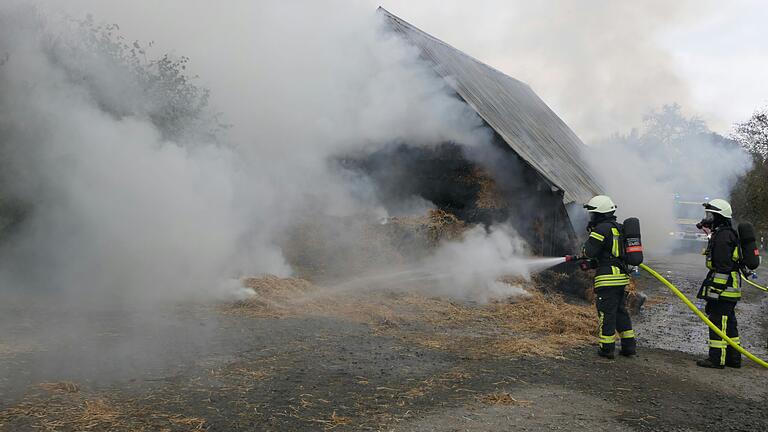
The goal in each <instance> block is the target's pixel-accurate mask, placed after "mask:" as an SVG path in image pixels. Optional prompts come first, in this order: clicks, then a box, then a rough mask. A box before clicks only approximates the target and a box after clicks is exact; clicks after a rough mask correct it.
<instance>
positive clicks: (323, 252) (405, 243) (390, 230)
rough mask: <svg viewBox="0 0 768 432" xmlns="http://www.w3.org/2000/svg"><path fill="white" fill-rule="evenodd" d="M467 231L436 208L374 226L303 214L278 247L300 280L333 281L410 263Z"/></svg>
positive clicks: (350, 219)
mask: <svg viewBox="0 0 768 432" xmlns="http://www.w3.org/2000/svg"><path fill="white" fill-rule="evenodd" d="M467 228H468V226H467V225H466V224H465V223H464V222H462V221H461V220H459V219H458V218H457V217H456V216H454V215H453V214H451V213H448V212H445V211H442V210H436V209H433V210H430V211H429V212H428V213H427V214H426V215H423V216H405V217H391V218H388V219H386V220H384V221H378V222H375V219H373V218H372V217H367V218H362V217H343V218H342V217H329V216H321V215H306V216H305V217H304V218H303V220H302V221H301V222H299V223H297V224H296V225H294V226H293V227H292V228H291V229H290V230H289V231H287V232H286V233H285V235H284V236H283V241H282V243H281V244H280V246H281V248H282V250H283V255H284V256H285V258H286V260H287V261H288V262H289V264H290V265H291V267H292V268H293V269H294V270H296V272H297V274H298V275H299V276H301V277H303V278H305V279H310V280H315V281H318V280H333V279H340V278H345V277H348V276H349V275H356V274H364V273H366V272H368V271H370V270H371V269H376V268H384V267H392V266H397V265H404V264H407V263H409V262H413V261H414V260H417V259H419V258H420V257H423V256H425V255H427V254H428V253H429V252H431V251H432V250H433V249H434V248H435V247H436V246H437V245H438V244H439V243H440V242H442V241H443V240H459V239H461V238H462V235H463V233H464V231H466V229H467Z"/></svg>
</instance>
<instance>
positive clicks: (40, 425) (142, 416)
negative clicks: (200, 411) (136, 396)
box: [0, 382, 206, 432]
mask: <svg viewBox="0 0 768 432" xmlns="http://www.w3.org/2000/svg"><path fill="white" fill-rule="evenodd" d="M36 390H37V391H34V392H32V393H30V394H28V395H27V396H25V397H24V398H22V399H21V400H20V401H19V402H17V403H16V404H14V405H11V406H9V407H8V408H6V409H4V410H2V411H0V428H7V429H3V430H39V431H51V432H53V431H62V430H73V431H121V432H122V431H125V432H127V431H131V432H134V431H135V432H149V431H171V430H174V431H197V430H204V426H205V424H206V420H205V419H203V418H198V417H190V416H186V415H183V414H179V413H167V412H162V411H159V410H153V409H147V408H146V407H145V406H144V405H142V404H140V403H137V402H139V401H131V400H128V401H120V402H118V401H117V400H116V399H112V398H110V397H106V396H103V395H99V394H97V393H95V392H92V391H90V390H84V389H82V388H81V387H80V386H79V385H77V384H75V383H72V382H54V383H42V384H39V385H37V386H36Z"/></svg>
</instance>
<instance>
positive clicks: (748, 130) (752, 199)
mask: <svg viewBox="0 0 768 432" xmlns="http://www.w3.org/2000/svg"><path fill="white" fill-rule="evenodd" d="M731 138H732V139H734V140H736V141H737V142H738V143H739V144H741V146H742V147H744V149H746V150H747V151H748V152H750V153H751V154H752V159H753V166H752V169H751V170H749V171H748V172H747V173H746V174H744V176H742V177H741V178H739V181H738V182H737V183H736V185H735V186H734V188H733V190H732V191H731V205H732V206H733V210H734V214H735V216H736V217H737V218H739V219H742V220H746V221H750V222H752V223H753V224H754V225H755V226H756V228H757V229H758V230H759V231H761V232H762V233H763V235H764V236H765V235H768V107H766V108H762V109H759V110H757V111H755V113H754V114H752V117H750V118H749V120H747V121H745V122H741V123H736V124H735V125H734V127H733V131H732V132H731Z"/></svg>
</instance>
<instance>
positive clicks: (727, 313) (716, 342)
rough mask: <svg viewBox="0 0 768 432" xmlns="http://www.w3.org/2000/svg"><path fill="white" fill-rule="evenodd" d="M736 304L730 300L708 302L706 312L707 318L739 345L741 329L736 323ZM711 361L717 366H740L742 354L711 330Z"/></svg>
mask: <svg viewBox="0 0 768 432" xmlns="http://www.w3.org/2000/svg"><path fill="white" fill-rule="evenodd" d="M735 309H736V302H734V301H728V300H707V305H706V306H705V307H704V312H706V314H707V318H709V320H710V321H712V323H713V324H714V325H716V326H718V327H719V328H720V330H721V331H722V332H723V333H725V335H726V336H728V337H729V338H731V339H732V340H733V341H734V342H736V343H737V344H738V343H739V329H738V328H737V325H738V323H737V322H736V312H735ZM709 360H710V361H711V362H712V363H713V364H717V365H725V364H729V365H740V364H741V353H740V352H738V351H736V349H734V348H732V347H731V346H730V345H728V343H727V342H726V341H724V340H723V339H722V338H720V336H718V335H717V333H715V332H714V331H713V330H712V329H709Z"/></svg>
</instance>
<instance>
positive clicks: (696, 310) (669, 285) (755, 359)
mask: <svg viewBox="0 0 768 432" xmlns="http://www.w3.org/2000/svg"><path fill="white" fill-rule="evenodd" d="M640 268H641V269H643V270H645V271H647V272H648V273H650V274H651V276H653V277H655V278H656V279H658V280H659V282H661V283H663V284H664V285H666V286H667V288H669V289H670V290H671V291H672V292H673V293H675V295H676V296H677V297H679V298H680V300H682V301H683V303H685V305H686V306H688V309H690V310H692V311H693V313H695V314H696V315H697V316H698V317H699V318H700V319H701V320H702V321H704V323H706V324H707V326H709V328H711V329H712V331H714V332H715V333H717V335H718V336H720V337H721V338H722V339H723V340H724V341H726V342H727V343H728V345H730V346H732V347H733V348H734V349H735V350H736V351H738V352H740V353H742V354H744V356H745V357H747V358H749V359H750V360H752V361H753V362H755V363H757V364H759V365H760V366H762V367H764V368H768V363H766V362H764V361H763V360H762V359H760V358H758V357H756V356H755V355H754V354H752V353H751V352H749V351H747V350H745V349H744V348H742V347H741V345H739V344H737V343H736V342H734V341H733V340H732V339H731V338H729V337H728V336H727V335H726V334H725V333H723V331H722V330H720V329H719V328H717V326H716V325H714V324H712V321H710V320H709V318H707V316H706V315H704V314H703V313H701V311H700V310H699V308H697V307H696V305H694V304H693V303H691V301H690V300H688V297H686V296H685V294H683V293H682V292H680V290H679V289H677V288H676V287H675V286H674V285H672V283H670V282H669V281H668V280H666V279H664V277H663V276H662V275H660V274H658V273H656V271H655V270H653V269H652V268H650V267H648V266H647V265H645V264H640Z"/></svg>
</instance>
